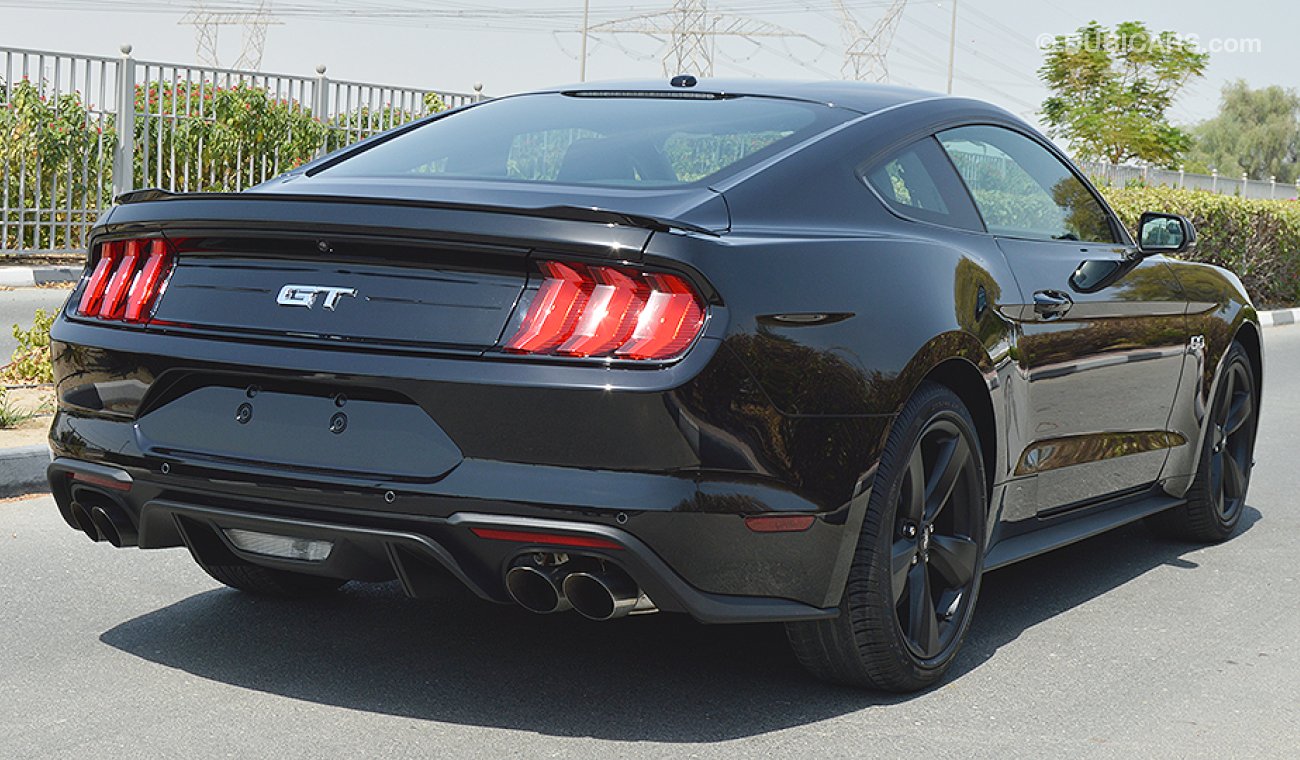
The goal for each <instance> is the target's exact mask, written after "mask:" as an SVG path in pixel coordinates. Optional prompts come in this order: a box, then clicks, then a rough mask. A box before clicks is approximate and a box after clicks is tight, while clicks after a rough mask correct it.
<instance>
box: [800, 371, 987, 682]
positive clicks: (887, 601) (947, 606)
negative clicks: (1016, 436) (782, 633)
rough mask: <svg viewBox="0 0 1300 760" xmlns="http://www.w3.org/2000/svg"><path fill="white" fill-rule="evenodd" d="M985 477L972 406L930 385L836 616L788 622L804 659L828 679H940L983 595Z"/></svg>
mask: <svg viewBox="0 0 1300 760" xmlns="http://www.w3.org/2000/svg"><path fill="white" fill-rule="evenodd" d="M944 463H948V464H949V465H950V466H948V467H944V466H943V464H944ZM940 476H942V477H940ZM985 483H986V481H985V479H984V466H983V458H982V454H981V451H980V445H979V436H978V435H977V434H976V432H975V423H974V421H973V420H972V419H971V416H970V412H969V411H967V409H966V407H965V405H963V404H962V402H961V399H959V398H958V397H957V395H956V394H954V393H953V392H952V391H951V390H949V389H948V388H946V387H944V386H941V385H937V384H934V383H929V382H927V383H925V384H923V385H922V386H921V387H920V388H919V389H918V390H917V392H916V393H915V395H913V397H912V398H911V399H910V400H909V401H908V402H907V404H906V405H905V406H904V407H903V411H902V412H901V413H900V414H899V416H898V418H897V419H896V420H895V422H894V425H893V427H892V429H891V431H890V433H889V437H888V439H887V441H886V443H885V449H884V452H883V454H882V456H881V461H880V466H879V469H878V470H877V473H876V477H875V482H874V485H873V486H872V489H871V495H870V497H869V498H868V502H867V514H866V518H865V519H864V521H863V525H862V532H861V534H860V536H859V539H858V546H857V550H856V552H855V554H854V557H853V564H852V566H851V568H850V570H849V577H848V583H847V584H846V585H845V588H844V595H843V597H842V599H841V601H840V615H839V617H837V618H835V619H833V620H818V621H810V622H800V623H788V624H786V634H787V637H788V638H789V640H790V645H791V647H792V648H793V649H794V652H795V655H796V657H797V658H798V659H799V662H800V663H801V664H803V666H804V667H805V668H807V669H808V670H809V671H811V672H812V674H813V675H814V676H816V677H818V678H820V679H822V680H826V681H831V682H834V683H840V684H845V685H850V686H858V687H866V688H872V689H879V690H885V691H895V692H911V691H917V690H920V689H924V688H926V687H928V686H932V685H933V684H935V683H936V682H938V681H939V680H940V679H942V678H943V676H944V674H945V673H946V672H947V671H948V668H949V667H950V666H951V665H952V663H953V661H954V660H955V659H956V657H957V653H958V651H959V650H960V649H961V644H962V641H963V640H964V639H965V637H966V632H967V630H968V629H969V627H970V621H971V616H972V613H973V612H974V609H975V598H976V596H977V595H978V593H979V585H980V575H981V573H982V571H983V567H984V549H985V533H986V529H987V521H988V509H987V495H986V487H985ZM931 491H933V493H935V494H940V493H943V492H945V491H946V494H947V495H946V496H945V497H943V498H938V499H927V498H926V496H925V494H926V493H927V492H931Z"/></svg>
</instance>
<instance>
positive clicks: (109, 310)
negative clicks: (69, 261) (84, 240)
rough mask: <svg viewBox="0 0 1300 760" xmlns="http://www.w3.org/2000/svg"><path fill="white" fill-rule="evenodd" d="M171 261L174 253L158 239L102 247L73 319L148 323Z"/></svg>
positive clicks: (112, 243) (117, 241) (173, 259)
mask: <svg viewBox="0 0 1300 760" xmlns="http://www.w3.org/2000/svg"><path fill="white" fill-rule="evenodd" d="M175 261H176V256H175V252H174V251H173V249H172V247H171V245H170V244H169V243H168V242H167V241H166V240H164V239H162V238H148V239H140V240H116V241H113V242H111V243H104V244H103V245H101V246H100V251H99V259H98V261H97V262H96V263H95V268H94V269H93V270H91V274H90V277H89V279H87V280H86V289H85V290H84V291H82V293H81V301H80V302H79V303H78V304H77V315H78V316H82V317H94V318H96V319H103V320H106V321H114V322H130V323H134V324H139V323H143V322H148V321H149V318H150V317H151V316H152V315H153V308H154V306H155V305H156V304H157V301H158V296H159V295H160V294H161V293H162V291H163V287H164V286H165V285H166V283H167V278H168V277H169V276H170V275H171V271H172V267H173V265H174V264H175Z"/></svg>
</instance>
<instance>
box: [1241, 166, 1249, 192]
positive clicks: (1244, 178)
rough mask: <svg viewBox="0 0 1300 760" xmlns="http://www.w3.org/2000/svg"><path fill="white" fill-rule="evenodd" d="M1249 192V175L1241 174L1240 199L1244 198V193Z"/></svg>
mask: <svg viewBox="0 0 1300 760" xmlns="http://www.w3.org/2000/svg"><path fill="white" fill-rule="evenodd" d="M1248 192H1250V175H1249V174H1247V173H1246V172H1242V173H1241V197H1242V198H1245V197H1246V193H1248Z"/></svg>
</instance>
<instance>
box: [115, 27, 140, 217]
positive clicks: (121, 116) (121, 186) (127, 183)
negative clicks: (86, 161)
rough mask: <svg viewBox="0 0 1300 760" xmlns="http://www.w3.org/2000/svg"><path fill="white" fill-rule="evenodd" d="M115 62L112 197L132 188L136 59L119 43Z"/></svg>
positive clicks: (129, 49) (128, 47)
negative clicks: (119, 53)
mask: <svg viewBox="0 0 1300 760" xmlns="http://www.w3.org/2000/svg"><path fill="white" fill-rule="evenodd" d="M121 49H122V60H121V61H118V64H117V116H116V127H117V129H116V131H117V144H116V145H114V146H113V198H114V199H116V198H117V196H119V195H121V194H123V193H126V192H130V191H131V190H134V189H135V59H134V58H132V57H131V46H130V45H123V46H122V48H121Z"/></svg>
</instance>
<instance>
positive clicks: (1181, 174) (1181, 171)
mask: <svg viewBox="0 0 1300 760" xmlns="http://www.w3.org/2000/svg"><path fill="white" fill-rule="evenodd" d="M1186 177H1187V165H1186V164H1184V165H1182V166H1179V167H1178V189H1179V190H1182V189H1183V180H1184V179H1185V178H1186Z"/></svg>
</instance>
